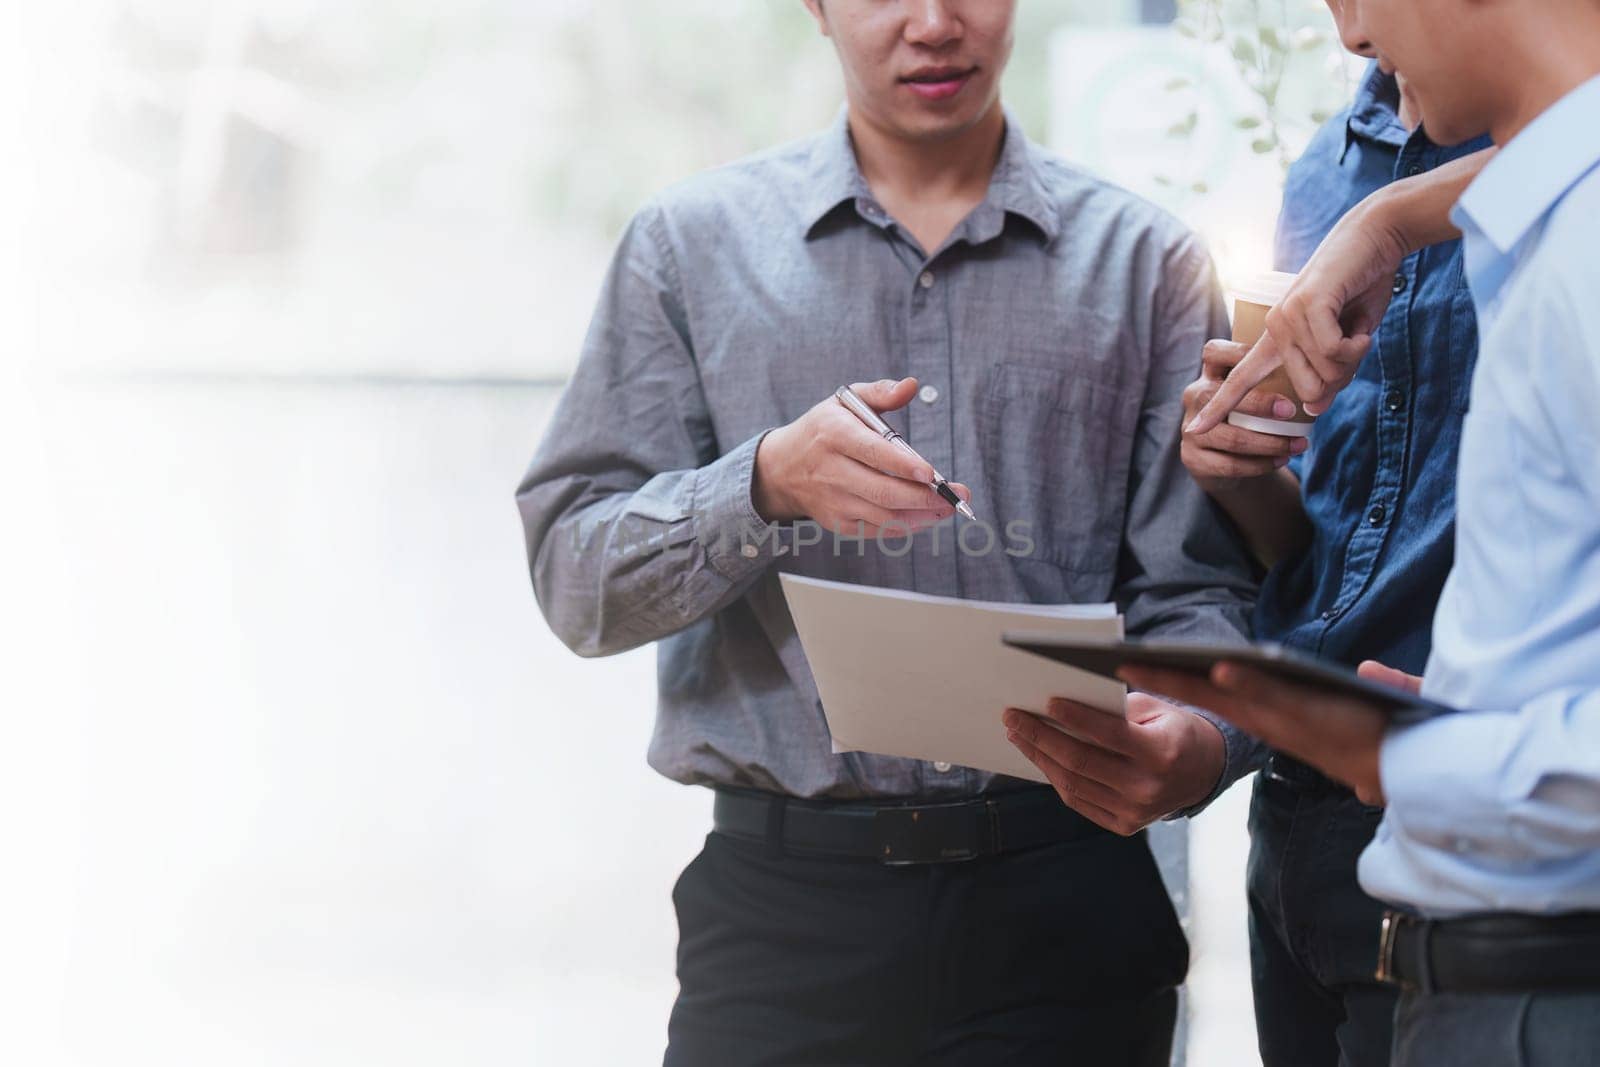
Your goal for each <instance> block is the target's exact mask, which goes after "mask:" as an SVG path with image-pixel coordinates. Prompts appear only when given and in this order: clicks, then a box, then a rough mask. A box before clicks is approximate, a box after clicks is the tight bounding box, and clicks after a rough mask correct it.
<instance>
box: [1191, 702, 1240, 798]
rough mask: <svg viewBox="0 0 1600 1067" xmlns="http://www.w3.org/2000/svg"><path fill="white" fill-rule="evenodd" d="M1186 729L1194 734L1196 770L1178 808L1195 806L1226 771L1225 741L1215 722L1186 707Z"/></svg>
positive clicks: (1219, 780)
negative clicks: (1185, 796)
mask: <svg viewBox="0 0 1600 1067" xmlns="http://www.w3.org/2000/svg"><path fill="white" fill-rule="evenodd" d="M1185 710H1187V711H1188V715H1189V730H1190V732H1191V734H1192V735H1193V738H1194V740H1193V745H1194V751H1195V752H1196V754H1197V756H1196V759H1195V772H1194V777H1193V780H1192V782H1191V788H1190V789H1189V790H1188V792H1189V793H1190V794H1191V795H1190V796H1189V797H1188V798H1187V799H1186V800H1185V801H1184V802H1183V804H1182V805H1180V810H1187V809H1190V808H1194V807H1196V806H1198V805H1199V804H1201V803H1203V802H1205V801H1206V800H1207V799H1208V798H1209V797H1210V796H1211V795H1212V794H1213V793H1215V792H1216V791H1217V785H1218V784H1219V783H1220V782H1221V781H1222V776H1223V775H1224V774H1225V773H1227V770H1228V742H1227V739H1226V738H1224V737H1223V736H1222V730H1221V728H1220V727H1218V726H1217V724H1216V723H1214V722H1212V721H1211V720H1210V719H1208V718H1206V717H1205V716H1204V715H1201V714H1199V713H1198V712H1195V711H1192V710H1188V709H1185Z"/></svg>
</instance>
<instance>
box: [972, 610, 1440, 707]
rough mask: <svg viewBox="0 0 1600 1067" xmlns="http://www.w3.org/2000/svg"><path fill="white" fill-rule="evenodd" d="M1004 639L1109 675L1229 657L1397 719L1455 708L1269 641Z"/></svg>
mask: <svg viewBox="0 0 1600 1067" xmlns="http://www.w3.org/2000/svg"><path fill="white" fill-rule="evenodd" d="M1002 639H1003V640H1004V641H1005V643H1006V644H1007V645H1010V646H1011V647H1012V648H1020V649H1022V650H1024V651H1026V652H1032V653H1034V654H1035V655H1039V656H1044V657H1046V658H1047V659H1053V660H1057V661H1059V662H1061V663H1065V664H1067V665H1068V666H1070V667H1076V668H1078V669H1079V670H1083V671H1088V672H1089V673H1090V674H1098V675H1101V676H1102V677H1105V678H1115V677H1116V674H1117V671H1118V670H1119V669H1120V668H1122V667H1124V666H1134V667H1160V668H1163V669H1166V670H1172V671H1183V672H1185V673H1187V674H1195V675H1199V676H1201V677H1206V676H1208V675H1209V674H1210V673H1211V667H1212V665H1213V664H1216V663H1219V662H1222V661H1224V660H1226V661H1228V662H1231V663H1240V664H1245V665H1248V666H1251V667H1255V668H1257V669H1258V670H1261V671H1263V672H1264V673H1267V674H1270V675H1273V676H1274V677H1276V678H1282V679H1283V680H1284V681H1286V682H1298V683H1300V684H1302V685H1308V686H1313V687H1315V688H1318V689H1322V690H1326V691H1327V692H1330V693H1339V694H1343V695H1346V696H1351V697H1359V698H1361V699H1364V700H1367V701H1370V702H1371V703H1374V704H1377V705H1378V706H1379V707H1381V708H1382V709H1383V710H1384V711H1386V712H1388V713H1389V715H1390V716H1391V717H1392V718H1393V719H1395V720H1396V721H1397V722H1412V721H1416V720H1419V719H1427V718H1431V717H1432V716H1434V715H1442V714H1448V713H1450V712H1452V711H1454V710H1455V709H1454V708H1450V707H1447V706H1446V705H1444V704H1439V703H1437V702H1435V701H1432V700H1428V699H1426V698H1424V697H1421V696H1417V695H1416V694H1414V693H1408V692H1406V691H1405V690H1404V689H1397V688H1395V687H1394V686H1392V685H1385V684H1383V683H1382V682H1372V681H1368V680H1367V679H1365V678H1362V677H1359V676H1358V675H1357V674H1356V672H1355V671H1353V670H1350V669H1349V668H1348V667H1343V666H1340V665H1339V664H1336V663H1330V662H1328V661H1327V660H1321V659H1317V658H1316V657H1315V656H1308V655H1306V654H1305V653H1303V652H1296V651H1295V650H1294V649H1291V648H1285V647H1283V646H1282V645H1276V644H1270V643H1263V644H1254V645H1213V644H1203V643H1198V642H1189V641H1141V640H1137V639H1134V638H1129V639H1127V640H1124V641H1105V640H1099V641H1096V640H1092V639H1085V638H1081V637H1062V636H1060V635H1058V634H1045V633H1037V632H1033V631H1028V630H1008V631H1006V633H1005V635H1004V637H1003V638H1002Z"/></svg>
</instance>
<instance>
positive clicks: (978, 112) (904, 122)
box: [895, 101, 997, 142]
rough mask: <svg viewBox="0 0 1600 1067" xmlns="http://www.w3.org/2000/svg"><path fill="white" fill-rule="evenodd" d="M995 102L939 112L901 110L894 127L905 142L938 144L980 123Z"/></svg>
mask: <svg viewBox="0 0 1600 1067" xmlns="http://www.w3.org/2000/svg"><path fill="white" fill-rule="evenodd" d="M996 103H997V101H990V102H989V103H988V104H986V105H984V106H983V107H976V108H974V107H963V108H960V109H959V110H952V111H948V112H939V111H935V110H933V109H931V108H928V109H923V108H912V109H903V110H902V111H901V113H900V114H898V115H896V116H895V119H896V121H895V125H896V126H897V127H898V128H899V130H900V132H901V134H902V136H904V137H905V138H906V139H907V140H912V141H926V142H938V141H948V140H950V139H952V138H955V137H959V136H961V135H962V134H964V133H966V132H967V131H968V130H970V129H972V128H973V127H974V126H976V125H978V124H979V123H980V122H982V121H983V120H984V119H985V118H986V117H987V116H988V115H989V111H990V109H991V108H992V107H994V106H995V104H996Z"/></svg>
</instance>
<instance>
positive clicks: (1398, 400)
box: [1383, 389, 1406, 411]
mask: <svg viewBox="0 0 1600 1067" xmlns="http://www.w3.org/2000/svg"><path fill="white" fill-rule="evenodd" d="M1383 406H1384V407H1386V408H1388V409H1389V410H1390V411H1399V410H1400V409H1401V408H1403V407H1405V406H1406V394H1404V393H1402V392H1401V391H1400V390H1398V389H1391V390H1389V395H1388V396H1385V397H1384V398H1383Z"/></svg>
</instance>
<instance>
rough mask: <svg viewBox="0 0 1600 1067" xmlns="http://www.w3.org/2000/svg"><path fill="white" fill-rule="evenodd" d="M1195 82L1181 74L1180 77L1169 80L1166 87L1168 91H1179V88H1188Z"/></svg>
mask: <svg viewBox="0 0 1600 1067" xmlns="http://www.w3.org/2000/svg"><path fill="white" fill-rule="evenodd" d="M1193 84H1194V82H1192V81H1190V80H1189V79H1188V78H1185V77H1182V76H1181V75H1180V76H1179V77H1176V78H1173V79H1172V80H1171V81H1169V82H1167V85H1166V89H1167V92H1169V93H1173V92H1177V91H1178V90H1179V89H1187V88H1189V86H1191V85H1193Z"/></svg>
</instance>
